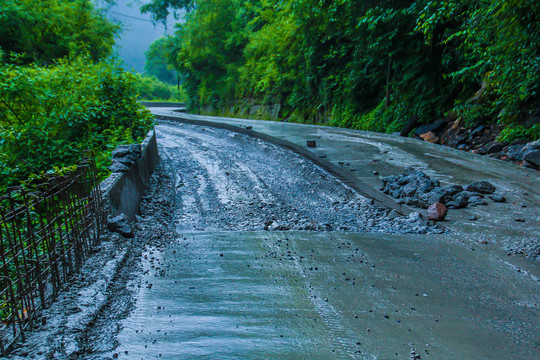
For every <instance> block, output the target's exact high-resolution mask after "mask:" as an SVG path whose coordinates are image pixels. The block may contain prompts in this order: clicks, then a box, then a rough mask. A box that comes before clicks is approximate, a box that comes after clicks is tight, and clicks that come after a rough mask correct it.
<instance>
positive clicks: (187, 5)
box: [141, 0, 195, 23]
mask: <svg viewBox="0 0 540 360" xmlns="http://www.w3.org/2000/svg"><path fill="white" fill-rule="evenodd" d="M194 7H195V0H151V1H150V2H149V3H147V4H144V5H143V6H142V7H141V12H142V13H143V14H146V13H150V14H151V15H152V20H153V21H154V22H159V21H161V22H163V23H165V22H166V21H167V16H169V14H170V10H172V11H173V14H174V16H175V17H178V13H177V10H181V9H183V10H186V11H190V10H192V9H193V8H194Z"/></svg>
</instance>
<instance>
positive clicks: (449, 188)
mask: <svg viewBox="0 0 540 360" xmlns="http://www.w3.org/2000/svg"><path fill="white" fill-rule="evenodd" d="M382 182H383V184H382V188H381V190H382V191H383V192H384V193H385V194H388V195H390V196H392V197H394V198H396V199H399V200H398V203H400V204H406V205H412V206H416V207H420V208H423V209H427V208H429V207H430V206H432V205H434V204H438V203H440V204H443V205H445V207H447V208H449V209H460V208H465V207H467V206H478V205H487V202H486V199H485V196H486V195H487V196H488V197H489V198H490V199H491V200H493V201H495V202H505V201H506V199H505V197H504V196H502V195H497V194H494V192H495V190H496V189H495V186H494V185H493V184H491V183H490V182H487V181H484V180H482V181H476V182H473V183H471V184H469V185H467V186H465V187H462V186H460V185H446V186H441V184H440V182H439V180H434V179H431V178H430V177H429V176H427V175H426V174H425V173H424V172H422V171H420V170H415V169H413V168H407V169H406V170H405V172H404V173H403V174H401V175H391V176H386V177H383V178H382ZM437 207H438V208H439V209H434V210H438V211H437V212H438V213H440V212H444V209H442V208H441V207H440V206H435V208H437ZM443 218H444V216H443Z"/></svg>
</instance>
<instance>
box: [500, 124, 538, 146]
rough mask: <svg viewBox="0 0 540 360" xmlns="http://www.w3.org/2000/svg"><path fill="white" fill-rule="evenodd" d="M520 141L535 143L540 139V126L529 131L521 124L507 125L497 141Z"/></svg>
mask: <svg viewBox="0 0 540 360" xmlns="http://www.w3.org/2000/svg"><path fill="white" fill-rule="evenodd" d="M518 139H526V140H530V141H535V140H538V139H540V124H536V125H534V126H532V127H530V128H528V129H526V128H524V127H523V126H521V125H519V124H510V125H507V126H506V127H505V128H504V129H503V130H502V131H501V132H500V133H499V136H498V137H497V141H501V142H512V141H514V140H518Z"/></svg>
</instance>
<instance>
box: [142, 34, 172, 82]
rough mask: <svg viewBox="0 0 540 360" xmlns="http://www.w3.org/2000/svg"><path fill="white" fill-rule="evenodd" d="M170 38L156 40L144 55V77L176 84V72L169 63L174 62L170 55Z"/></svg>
mask: <svg viewBox="0 0 540 360" xmlns="http://www.w3.org/2000/svg"><path fill="white" fill-rule="evenodd" d="M172 41H173V39H172V38H168V37H164V38H161V39H157V40H156V41H154V42H153V43H152V45H150V48H149V49H148V51H147V52H146V53H145V54H146V61H145V63H144V71H145V73H146V75H150V76H154V77H156V78H158V79H159V80H160V81H163V82H166V83H169V84H175V85H176V84H177V81H178V79H177V72H176V70H175V69H174V67H173V66H172V64H171V63H173V62H174V56H173V55H172V54H171V53H172V48H173V45H172Z"/></svg>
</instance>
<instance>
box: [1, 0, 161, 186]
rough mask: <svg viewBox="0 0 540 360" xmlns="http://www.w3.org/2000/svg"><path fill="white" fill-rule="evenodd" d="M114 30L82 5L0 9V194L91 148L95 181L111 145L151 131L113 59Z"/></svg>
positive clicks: (74, 0) (15, 0) (129, 78)
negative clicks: (96, 173)
mask: <svg viewBox="0 0 540 360" xmlns="http://www.w3.org/2000/svg"><path fill="white" fill-rule="evenodd" d="M118 31H119V26H118V25H116V24H113V23H111V22H109V21H108V20H107V19H106V18H105V17H104V16H103V14H102V13H101V12H100V11H99V10H97V9H96V8H95V7H94V6H93V5H92V2H91V1H89V0H64V1H56V0H44V1H41V2H40V3H39V4H36V2H35V1H32V0H4V1H2V4H1V6H0V190H4V189H5V188H6V187H7V186H12V185H21V184H24V182H27V181H29V180H32V179H33V178H35V177H38V176H39V175H40V174H42V173H43V172H54V171H59V170H61V169H63V168H66V167H70V166H73V165H76V164H77V162H78V160H79V159H80V158H81V157H82V153H83V151H84V150H86V149H91V150H93V152H94V154H95V156H96V160H97V165H98V171H99V173H100V176H101V177H104V176H106V175H107V174H108V170H107V169H106V167H107V166H108V165H109V160H110V159H109V158H110V153H111V152H112V150H113V149H114V148H115V147H116V146H117V145H118V144H124V143H134V142H139V141H141V140H142V139H143V138H144V136H145V135H146V133H147V131H148V130H149V129H150V128H151V127H152V125H153V120H152V117H151V114H150V113H149V112H148V111H147V110H146V108H144V107H143V106H142V105H141V104H140V102H139V101H138V91H140V84H139V77H137V76H136V75H133V74H130V73H126V72H124V71H123V69H122V67H121V64H120V63H119V62H118V61H116V60H114V59H113V57H112V55H113V45H114V37H115V35H116V34H117V32H118Z"/></svg>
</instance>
